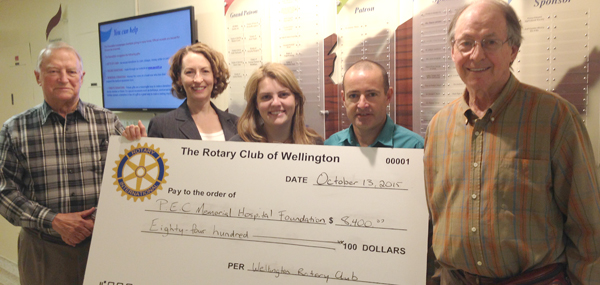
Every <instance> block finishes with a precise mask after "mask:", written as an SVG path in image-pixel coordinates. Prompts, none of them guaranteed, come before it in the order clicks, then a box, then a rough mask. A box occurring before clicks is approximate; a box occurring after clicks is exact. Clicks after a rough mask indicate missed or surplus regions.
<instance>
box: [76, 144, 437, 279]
mask: <svg viewBox="0 0 600 285" xmlns="http://www.w3.org/2000/svg"><path fill="white" fill-rule="evenodd" d="M107 157H108V158H107V160H106V167H105V171H104V178H103V181H102V192H101V195H100V202H99V205H98V211H97V216H96V224H95V228H94V235H93V238H92V244H91V250H90V255H89V259H88V264H87V271H86V275H85V282H84V284H88V285H97V284H102V285H105V284H106V285H107V284H115V285H116V284H123V285H125V284H133V285H145V284H286V285H287V284H324V283H328V284H411V285H412V284H425V275H426V259H427V257H426V256H427V229H428V211H427V205H426V197H425V191H424V181H423V150H415V149H386V148H359V147H334V146H313V145H309V146H306V145H288V144H268V143H243V142H209V141H198V140H174V139H156V138H144V139H142V140H141V141H136V142H129V141H126V140H125V139H123V138H120V137H111V140H110V145H109V149H108V155H107Z"/></svg>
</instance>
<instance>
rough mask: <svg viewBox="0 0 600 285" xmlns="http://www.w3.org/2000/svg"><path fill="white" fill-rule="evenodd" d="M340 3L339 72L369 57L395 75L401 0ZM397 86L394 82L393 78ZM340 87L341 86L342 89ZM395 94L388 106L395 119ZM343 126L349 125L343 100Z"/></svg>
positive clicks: (341, 123)
mask: <svg viewBox="0 0 600 285" xmlns="http://www.w3.org/2000/svg"><path fill="white" fill-rule="evenodd" d="M342 2H344V1H342ZM340 6H341V7H338V17H337V35H338V48H336V54H337V55H338V59H337V61H336V63H337V64H339V66H340V68H339V71H340V76H342V75H343V74H344V73H345V72H346V70H347V69H348V68H349V67H350V66H351V65H352V64H353V63H355V62H356V61H358V60H361V59H369V60H372V61H375V62H377V63H379V64H381V65H382V66H383V67H384V68H385V69H386V70H387V71H388V76H389V78H390V80H394V79H395V41H394V36H395V31H396V27H397V26H398V19H397V18H398V1H385V0H364V1H347V2H345V4H340ZM390 86H391V87H392V88H394V90H395V86H394V82H390ZM340 90H341V89H340ZM395 105H396V100H395V97H394V99H393V100H392V102H391V103H390V106H388V114H389V115H390V117H392V119H395V117H396V115H395V108H393V107H392V106H395ZM339 106H340V110H339V112H338V113H339V116H340V118H339V125H340V129H344V128H347V127H348V126H349V125H350V122H349V120H348V117H347V116H346V110H345V108H344V106H343V104H341V101H340V104H339Z"/></svg>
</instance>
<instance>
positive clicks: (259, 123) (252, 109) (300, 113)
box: [238, 63, 323, 144]
mask: <svg viewBox="0 0 600 285" xmlns="http://www.w3.org/2000/svg"><path fill="white" fill-rule="evenodd" d="M267 77H269V78H271V79H275V80H277V81H278V82H279V83H280V84H281V85H283V86H285V87H286V88H288V89H290V91H291V92H292V93H293V94H294V98H295V99H296V107H295V108H294V116H293V117H292V132H291V133H292V141H291V143H295V144H316V143H317V142H319V141H323V138H322V137H321V136H320V135H319V134H317V133H316V132H315V131H314V130H311V129H310V128H308V127H306V125H305V124H304V102H305V101H306V98H305V97H304V94H302V90H301V89H300V85H299V84H298V80H297V79H296V77H295V76H294V73H293V72H292V71H291V70H290V69H289V68H287V67H286V66H285V65H283V64H281V63H265V64H264V65H263V66H261V67H260V68H259V69H257V70H256V71H255V72H254V73H253V74H252V76H250V79H248V83H247V84H246V90H245V92H244V98H245V99H246V102H247V104H246V109H244V113H242V116H240V119H239V121H238V134H239V136H240V137H241V138H242V140H244V141H250V142H267V134H266V133H265V130H264V126H263V124H264V123H263V120H262V118H261V116H260V113H259V112H258V107H257V95H258V84H259V83H260V81H261V80H263V79H264V78H267Z"/></svg>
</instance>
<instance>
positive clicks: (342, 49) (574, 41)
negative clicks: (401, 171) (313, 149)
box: [225, 0, 600, 137]
mask: <svg viewBox="0 0 600 285" xmlns="http://www.w3.org/2000/svg"><path fill="white" fill-rule="evenodd" d="M227 2H228V4H227V6H226V8H225V21H226V23H227V33H226V34H227V55H226V56H227V59H228V63H229V65H230V68H231V71H232V78H231V84H230V94H231V102H230V105H229V107H230V111H231V112H233V113H236V114H241V112H242V111H243V108H244V107H245V104H246V102H245V100H244V98H243V93H244V92H243V91H244V89H245V84H246V82H247V80H248V77H249V76H250V75H251V74H252V72H253V71H254V70H256V69H257V68H258V67H260V66H261V65H262V64H263V63H265V62H269V61H275V62H280V63H283V64H285V65H286V66H288V67H289V68H290V69H291V70H292V71H293V72H294V74H295V75H296V77H297V78H298V80H299V82H300V86H301V88H302V90H303V92H304V94H305V96H306V97H307V102H306V105H305V115H306V122H307V124H308V125H309V126H310V127H311V128H313V129H315V130H316V131H317V132H319V133H320V134H321V135H323V136H325V137H328V136H329V135H331V134H333V133H335V132H337V131H339V130H341V129H344V128H346V127H348V125H349V124H350V122H349V121H348V119H347V117H346V110H345V108H344V104H343V101H342V100H341V97H340V96H341V93H340V92H341V82H342V76H343V73H344V72H345V71H346V70H347V69H348V67H349V66H350V65H351V64H352V63H354V62H356V61H357V60H360V59H369V60H373V61H376V62H378V63H380V64H381V65H382V66H383V67H384V68H385V69H386V70H387V72H388V76H389V78H390V86H391V87H392V88H393V89H394V94H395V96H394V97H393V99H392V102H391V104H390V105H389V106H388V114H389V115H390V116H391V117H392V119H393V120H394V121H395V122H396V123H397V124H400V125H403V126H405V127H407V128H409V129H412V130H414V131H415V132H417V133H420V134H424V132H425V130H426V128H427V124H428V123H429V120H430V119H431V117H432V116H433V115H434V114H435V113H436V112H437V111H438V110H440V109H441V108H442V107H443V106H444V105H446V104H448V103H449V102H450V101H452V100H454V99H455V98H457V97H458V96H461V95H462V93H463V90H464V84H463V83H462V81H461V79H460V78H459V77H458V74H457V73H456V70H455V67H454V63H453V62H452V57H451V46H450V44H449V39H448V38H447V27H448V24H449V22H450V21H451V19H452V17H453V16H454V14H455V12H456V10H457V9H458V8H459V7H461V6H462V5H464V4H467V3H469V2H470V1H467V0H417V1H408V0H395V1H388V0H363V1H356V0H348V1H316V0H310V1H299V0H280V1H266V0H233V1H227ZM507 2H508V3H509V5H511V6H512V7H513V8H514V9H515V10H516V11H517V14H518V16H519V18H520V20H521V24H522V26H523V36H524V40H523V44H522V46H521V49H520V50H519V54H518V56H517V59H516V60H515V62H514V63H513V73H514V74H515V76H517V78H519V79H520V80H521V81H523V82H526V83H528V84H531V85H534V86H537V87H540V88H543V89H547V90H550V91H554V92H557V93H559V94H561V95H562V96H563V97H565V98H566V99H567V100H569V101H570V102H571V103H573V104H574V105H575V106H576V107H577V108H578V109H579V111H580V113H581V115H582V117H583V118H584V120H586V121H587V120H588V117H589V114H590V113H592V114H594V115H595V116H596V114H597V113H598V109H599V106H600V102H596V101H594V100H598V99H596V98H595V97H593V96H591V97H590V94H593V89H594V87H596V85H597V81H598V78H599V77H600V76H599V75H600V67H599V66H600V54H599V53H600V52H599V51H598V46H600V37H593V35H592V34H593V33H594V31H593V30H590V26H592V25H593V24H594V20H593V15H592V14H593V12H594V9H591V8H590V7H589V5H591V3H590V2H588V1H575V0H563V1H559V0H556V1H548V0H544V1H542V0H507ZM596 33H597V32H596ZM593 118H594V121H593V122H592V123H593V124H594V126H595V125H596V124H598V119H597V117H593Z"/></svg>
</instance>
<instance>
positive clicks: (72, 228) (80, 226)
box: [52, 208, 96, 246]
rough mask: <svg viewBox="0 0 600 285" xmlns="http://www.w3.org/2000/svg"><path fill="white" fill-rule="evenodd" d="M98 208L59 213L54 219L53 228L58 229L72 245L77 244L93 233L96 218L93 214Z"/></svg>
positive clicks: (67, 242)
mask: <svg viewBox="0 0 600 285" xmlns="http://www.w3.org/2000/svg"><path fill="white" fill-rule="evenodd" d="M94 211H96V208H91V209H88V210H85V211H81V212H74V213H64V214H57V215H56V217H55V218H54V220H52V228H53V229H54V230H55V231H57V232H58V233H59V234H60V236H61V237H62V240H63V241H64V242H65V243H66V244H68V245H70V246H76V245H77V244H78V243H80V242H82V241H84V240H85V239H86V238H88V237H89V236H91V235H92V231H93V229H94V220H93V219H91V215H92V214H93V213H94Z"/></svg>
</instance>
